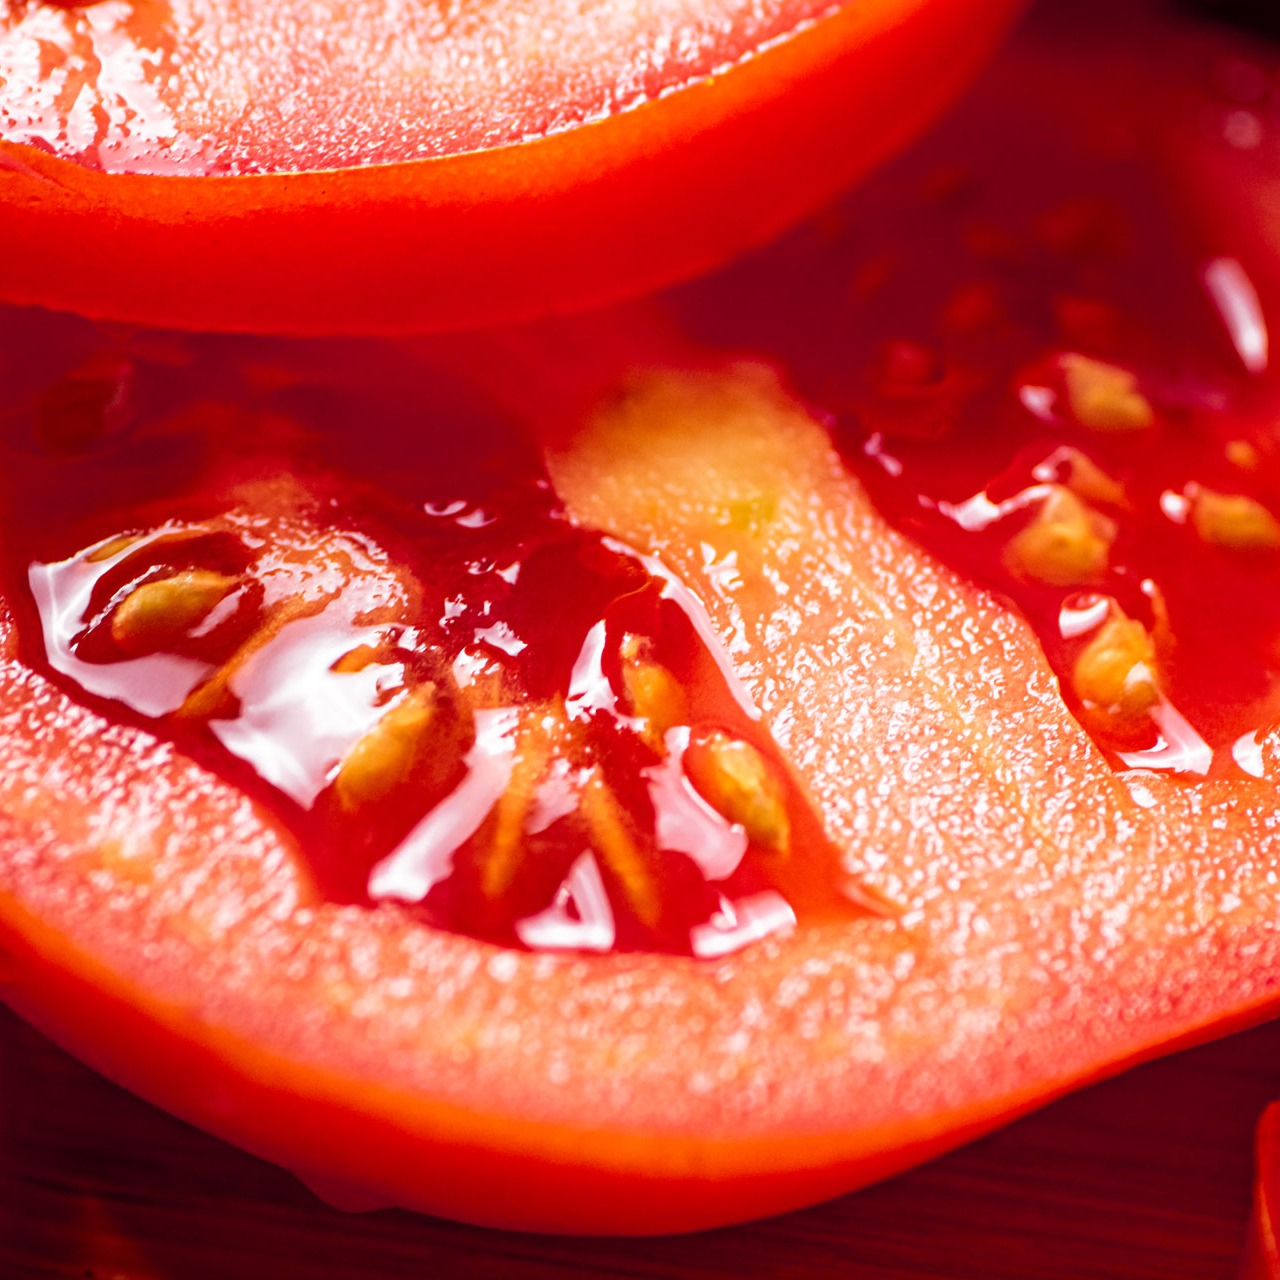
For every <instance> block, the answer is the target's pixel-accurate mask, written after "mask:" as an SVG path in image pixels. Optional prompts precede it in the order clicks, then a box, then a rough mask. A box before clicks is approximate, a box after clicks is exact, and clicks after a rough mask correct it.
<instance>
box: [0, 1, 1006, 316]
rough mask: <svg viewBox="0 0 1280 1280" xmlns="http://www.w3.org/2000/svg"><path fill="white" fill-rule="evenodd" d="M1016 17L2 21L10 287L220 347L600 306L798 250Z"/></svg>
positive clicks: (414, 13) (492, 11)
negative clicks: (751, 253) (809, 223)
mask: <svg viewBox="0 0 1280 1280" xmlns="http://www.w3.org/2000/svg"><path fill="white" fill-rule="evenodd" d="M1016 7H1017V2H1016V0H873V2H872V3H856V4H844V5H837V6H829V5H821V4H814V3H810V2H809V0H778V2H775V3H770V4H768V5H763V6H760V5H750V4H745V3H732V4H728V5H721V6H714V7H710V8H708V7H706V6H698V5H685V4H681V5H676V6H662V7H654V6H634V5H631V6H628V5H622V4H600V5H592V6H587V7H584V6H581V5H573V4H567V3H563V4H562V3H557V4H552V5H547V4H534V5H529V4H520V3H486V4H484V5H479V6H476V5H472V6H469V7H468V9H467V12H466V13H465V14H455V15H450V14H448V13H446V12H445V11H444V10H443V9H442V8H441V7H440V6H408V7H394V8H388V7H386V6H379V5H374V4H353V3H330V4H326V5H324V6H322V8H321V9H320V10H317V9H316V8H315V6H310V5H304V4H277V5H267V6H264V5H255V4H242V5H235V6H231V7H228V6H225V5H219V6H215V7H214V9H213V10H212V11H207V10H208V6H206V5H204V4H203V3H200V2H198V0H197V2H190V0H184V2H182V3H178V4H174V5H170V6H165V7H164V8H163V11H162V10H161V9H160V8H158V7H155V6H144V7H142V8H141V9H137V8H135V7H134V6H132V5H129V4H126V3H124V0H107V2H106V3H100V4H93V5H68V6H55V5H52V4H46V3H39V4H26V3H15V4H11V5H7V6H5V8H4V9H3V10H0V226H2V227H3V230H4V236H5V243H6V246H7V250H6V253H5V255H4V261H3V263H0V297H3V298H4V299H6V300H8V301H11V302H27V303H39V304H42V305H45V306H51V307H59V308H67V309H72V310H75V311H78V312H80V313H82V314H88V315H95V316H105V317H112V318H116V319H125V320H133V321H143V322H149V323H162V324H174V325H181V326H184V327H188V328H195V329H238V330H250V331H258V332H268V331H270V332H297V333H314V332H343V333H349V332H374V333H389V332H397V331H404V330H406V329H419V330H420V329H440V328H454V327H460V326H468V325H475V324H479V323H485V322H490V321H495V320H500V319H509V318H512V317H515V316H520V315H528V314H532V313H536V312H541V311H548V310H553V309H562V308H566V307H580V306H583V305H586V304H589V303H595V302H600V301H604V300H609V299H613V298H617V297H620V296H622V295H625V294H629V293H635V292H638V291H640V290H641V289H644V288H647V287H650V286H653V285H656V284H660V283H664V282H668V281H671V280H675V279H679V278H682V277H684V276H688V275H690V274H692V273H693V272H696V271H699V270H703V269H706V268H708V267H710V266H712V265H713V264H716V263H718V262H721V261H723V260H725V259H726V258H728V257H729V256H731V255H733V254H735V253H738V252H740V251H741V250H743V249H744V248H746V247H748V246H750V245H754V244H758V243H760V242H761V241H763V240H765V239H766V238H768V237H769V236H772V235H775V234H776V233H777V232H778V231H780V230H781V229H782V228H783V227H784V226H786V225H787V224H788V223H790V222H792V221H794V220H795V219H797V218H798V217H799V216H801V215H803V214H804V213H806V212H807V211H809V210H812V209H813V208H814V207H816V206H817V205H819V204H820V203H822V202H823V201H825V200H827V199H829V198H831V197H832V196H833V195H834V194H835V193H836V192H837V191H839V190H840V189H841V188H842V187H843V186H844V185H846V184H847V183H848V182H849V181H850V180H851V179H853V178H854V177H855V176H857V175H858V174H860V173H862V172H863V171H865V170H866V169H867V168H868V167H869V166H871V165H872V164H873V163H875V162H876V161H878V160H880V159H882V158H883V157H884V156H886V155H888V154H889V153H891V152H892V151H893V150H895V149H896V148H898V147H900V146H902V145H903V144H904V143H905V142H906V141H907V139H909V138H910V137H911V136H913V135H914V134H916V133H917V132H919V131H920V129H921V128H922V127H923V126H924V124H925V123H926V122H927V121H928V120H930V119H931V118H932V117H933V116H934V115H936V114H937V113H938V111H939V110H940V109H941V108H942V106H943V105H944V104H946V103H948V102H949V101H950V100H951V99H952V98H953V97H955V95H956V94H957V93H958V92H959V90H960V89H961V87H962V86H963V85H965V84H966V83H967V82H968V80H969V79H970V78H971V77H972V75H973V74H974V73H975V72H976V70H977V68H978V67H979V66H980V65H981V64H982V62H983V61H984V60H985V59H986V57H987V56H988V54H989V52H990V51H991V49H992V47H993V45H994V44H995V42H996V40H997V38H998V36H999V35H1000V34H1001V33H1002V32H1003V30H1004V28H1005V27H1006V26H1007V24H1008V22H1009V19H1010V14H1011V12H1012V11H1013V10H1014V9H1015V8H1016Z"/></svg>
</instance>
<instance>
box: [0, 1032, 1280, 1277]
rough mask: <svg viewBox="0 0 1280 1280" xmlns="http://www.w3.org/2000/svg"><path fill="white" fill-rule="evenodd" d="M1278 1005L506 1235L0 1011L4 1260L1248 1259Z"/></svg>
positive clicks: (378, 1264) (500, 1267)
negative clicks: (968, 1114) (880, 1161)
mask: <svg viewBox="0 0 1280 1280" xmlns="http://www.w3.org/2000/svg"><path fill="white" fill-rule="evenodd" d="M1275 1097H1280V1022H1277V1023H1272V1024H1270V1025H1267V1026H1263V1027H1260V1028H1258V1029H1256V1030H1254V1031H1250V1032H1246V1033H1244V1034H1241V1035H1237V1036H1234V1037H1232V1038H1230V1039H1228V1040H1223V1041H1220V1042H1218V1043H1216V1044H1212V1045H1208V1046H1205V1047H1203V1048H1200V1049H1195V1050H1192V1051H1189V1052H1186V1053H1182V1054H1179V1055H1177V1056H1175V1057H1172V1058H1167V1059H1164V1060H1163V1061H1160V1062H1156V1063H1152V1064H1150V1065H1148V1066H1145V1067H1141V1068H1139V1069H1137V1070H1135V1071H1132V1072H1130V1073H1129V1074H1128V1075H1126V1076H1123V1077H1121V1078H1119V1079H1117V1080H1114V1081H1111V1082H1109V1083H1107V1084H1104V1085H1100V1086H1097V1087H1095V1088H1093V1089H1089V1090H1086V1091H1085V1092H1083V1093H1080V1094H1077V1095H1075V1096H1074V1097H1071V1098H1067V1099H1065V1100H1063V1101H1061V1102H1059V1103H1056V1104H1055V1105H1053V1106H1051V1107H1048V1108H1047V1109H1045V1110H1044V1111H1042V1112H1040V1113H1039V1114H1038V1115H1035V1116H1032V1117H1030V1118H1029V1119H1026V1120H1023V1121H1021V1122H1020V1123H1018V1124H1015V1125H1013V1126H1011V1127H1010V1128H1008V1129H1006V1130H1004V1131H1003V1132H1001V1133H998V1134H995V1135H994V1136H992V1137H990V1138H987V1139H985V1140H984V1141H982V1142H978V1143H975V1144H974V1145H972V1146H970V1147H968V1148H966V1149H965V1150H962V1151H959V1152H956V1153H955V1154H954V1155H951V1156H949V1157H947V1158H946V1159H943V1160H939V1161H937V1162H935V1163H933V1164H931V1165H928V1166H926V1167H924V1168H921V1169H918V1170H916V1171H915V1172H913V1173H910V1174H907V1175H904V1176H903V1177H900V1178H897V1179H895V1180H894V1181H892V1182H890V1183H886V1184H884V1185H882V1186H879V1187H873V1188H870V1189H868V1190H866V1191H863V1192H861V1193H859V1194H857V1195H852V1196H846V1197H844V1198H843V1199H841V1200H837V1201H835V1202H833V1203H831V1204H826V1205H822V1206H819V1207H818V1208H815V1209H810V1210H807V1211H805V1212H803V1213H794V1214H790V1215H788V1216H786V1217H782V1218H774V1219H771V1220H769V1221H766V1222H760V1223H755V1224H752V1225H749V1226H745V1227H737V1228H733V1229H729V1230H724V1231H715V1232H707V1233H704V1234H702V1235H697V1236H685V1237H677V1238H669V1239H658V1240H622V1241H619V1240H578V1239H563V1238H549V1237H537V1236H524V1235H513V1234H507V1233H504V1232H498V1231H485V1230H480V1229H477V1228H472V1227H462V1226H456V1225H454V1224H452V1223H446V1222H439V1221H435V1220H433V1219H428V1218H422V1217H415V1216H413V1215H411V1214H407V1213H392V1212H387V1213H377V1214H368V1215H364V1216H356V1215H348V1214H343V1213H339V1212H336V1211H334V1210H332V1209H329V1208H327V1207H326V1206H324V1205H322V1204H321V1203H319V1202H318V1201H317V1200H315V1199H314V1198H313V1197H312V1196H311V1195H310V1194H309V1193H308V1192H306V1191H305V1190H303V1188H302V1187H301V1186H299V1184H298V1183H296V1182H295V1181H294V1180H293V1179H292V1178H291V1177H290V1176H289V1175H288V1174H286V1173H284V1172H282V1171H281V1170H279V1169H276V1168H273V1167H272V1166H270V1165H267V1164H264V1163H262V1162H261V1161H258V1160H255V1159H253V1158H252V1157H250V1156H246V1155H244V1154H242V1153H241V1152H239V1151H236V1150H234V1149H232V1148H231V1147H228V1146H226V1145H225V1144H223V1143H221V1142H218V1141H216V1140H215V1139H213V1138H209V1137H207V1136H206V1135H204V1134H202V1133H199V1132H197V1131H196V1130H194V1129H191V1128H189V1127H188V1126H186V1125H184V1124H181V1123H179V1122H178V1121H176V1120H174V1119H172V1118H170V1117H169V1116H166V1115H164V1114H163V1113H161V1112H159V1111H157V1110H155V1109H154V1108H152V1107H149V1106H147V1105H146V1104H145V1103H142V1102H139V1101H138V1100H136V1099H135V1098H132V1097H131V1096H130V1095H128V1094H126V1093H124V1092H123V1091H121V1090H119V1089H117V1088H115V1087H114V1086H113V1085H110V1084H108V1083H107V1082H105V1081H103V1080H101V1079H99V1078H98V1077H96V1076H95V1075H93V1073H92V1072H90V1071H88V1070H86V1069H85V1068H84V1067H82V1066H80V1065H79V1064H78V1063H76V1062H74V1061H73V1060H72V1059H70V1058H68V1057H67V1056H66V1055H65V1054H63V1053H61V1052H59V1051H58V1050H57V1049H55V1048H53V1047H52V1046H51V1045H50V1044H49V1043H48V1042H47V1041H45V1040H44V1039H43V1038H42V1037H40V1036H38V1035H37V1034H36V1033H35V1032H34V1031H32V1030H30V1029H29V1028H28V1027H26V1026H24V1025H23V1024H22V1023H21V1022H19V1021H18V1020H17V1019H16V1018H14V1017H13V1016H12V1015H11V1014H8V1013H7V1012H4V1011H2V1010H0V1280H233V1278H234V1280H291V1278H292V1277H295V1276H296V1277H306V1280H370V1278H372V1277H376V1278H377V1280H398V1278H400V1277H411V1276H412V1277H415V1278H418V1280H420V1278H422V1277H433V1278H434V1277H445V1278H448V1277H453V1276H465V1277H469V1278H470V1277H476V1278H478V1280H488V1278H490V1277H504V1278H505V1277H514V1278H519V1280H525V1278H531V1280H550V1278H551V1277H624V1276H625V1277H663V1278H664V1280H685V1278H689V1280H693V1278H694V1277H698V1278H699V1280H703V1278H716V1277H726V1278H727V1277H733V1278H734V1280H742V1278H744V1277H765V1276H768V1277H779V1278H781V1280H802V1278H806V1277H816V1276H832V1275H839V1276H842V1277H843V1276H851V1277H857V1278H859V1280H861V1278H863V1277H866V1278H867V1280H879V1278H881V1277H883V1278H885V1280H888V1278H889V1277H893V1278H894V1280H906V1278H907V1277H911V1278H913V1280H951V1278H953V1277H954V1278H956V1280H1059V1278H1061V1280H1068V1278H1069V1280H1136V1278H1137V1277H1146V1278H1148V1280H1176V1278H1181V1277H1196V1278H1199V1277H1205V1278H1209V1277H1212V1278H1213V1280H1230V1277H1232V1276H1233V1275H1234V1274H1235V1268H1236V1264H1237V1260H1238V1257H1239V1253H1240V1249H1241V1245H1242V1241H1243V1239H1244V1230H1245V1223H1246V1219H1247V1217H1248V1211H1249V1195H1250V1179H1251V1176H1252V1160H1251V1143H1252V1131H1253V1126H1254V1123H1255V1121H1256V1119H1257V1117H1258V1115H1259V1113H1260V1112H1261V1110H1262V1108H1263V1106H1264V1105H1265V1104H1266V1103H1267V1102H1268V1101H1270V1100H1272V1099H1273V1098H1275Z"/></svg>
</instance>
